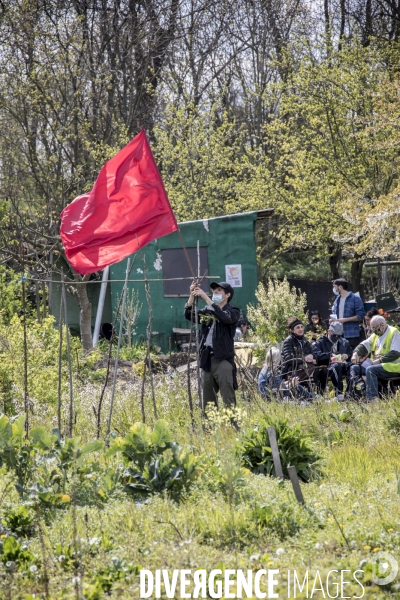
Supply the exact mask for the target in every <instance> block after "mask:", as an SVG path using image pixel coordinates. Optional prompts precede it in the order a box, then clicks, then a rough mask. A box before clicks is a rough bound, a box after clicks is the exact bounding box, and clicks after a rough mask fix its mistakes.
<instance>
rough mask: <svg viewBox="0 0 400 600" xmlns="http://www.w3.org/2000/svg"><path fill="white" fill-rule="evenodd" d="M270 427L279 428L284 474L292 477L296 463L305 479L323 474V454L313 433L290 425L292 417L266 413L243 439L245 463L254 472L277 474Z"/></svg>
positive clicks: (239, 446)
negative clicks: (313, 441)
mask: <svg viewBox="0 0 400 600" xmlns="http://www.w3.org/2000/svg"><path fill="white" fill-rule="evenodd" d="M268 427H274V428H275V431H276V439H277V443H278V448H279V455H280V458H281V463H282V469H283V474H284V476H285V477H286V478H288V471H287V468H288V467H290V466H293V467H296V471H297V474H298V476H299V478H300V479H301V480H302V481H304V482H307V481H310V480H313V479H316V478H318V477H319V475H320V473H321V469H320V466H319V464H318V463H319V461H320V459H321V456H320V455H319V454H318V452H316V450H315V449H314V448H313V447H312V444H311V440H310V438H309V436H308V435H305V434H304V433H302V431H301V427H300V425H295V426H294V427H289V425H288V419H273V418H272V417H268V416H266V417H264V419H263V420H262V421H260V423H259V424H258V425H256V426H255V427H254V428H253V429H252V431H250V432H249V433H246V434H245V435H244V436H243V437H242V438H241V440H240V441H239V442H238V445H237V452H238V453H239V454H240V455H241V457H242V463H243V465H244V466H246V467H247V468H248V469H250V470H251V471H252V472H253V473H262V474H263V475H272V476H274V477H276V473H275V467H274V461H273V458H272V450H271V445H270V442H269V436H268Z"/></svg>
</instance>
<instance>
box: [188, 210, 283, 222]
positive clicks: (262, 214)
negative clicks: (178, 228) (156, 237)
mask: <svg viewBox="0 0 400 600" xmlns="http://www.w3.org/2000/svg"><path fill="white" fill-rule="evenodd" d="M273 213H274V209H273V208H264V209H262V210H251V211H249V212H243V213H232V214H230V215H221V216H220V217H209V218H207V217H205V218H204V219H196V220H194V221H180V222H179V223H178V225H189V224H190V223H202V222H203V221H216V220H217V219H227V218H232V217H244V216H246V215H254V214H256V215H257V219H267V218H268V217H271V216H272V215H273Z"/></svg>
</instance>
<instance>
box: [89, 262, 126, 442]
mask: <svg viewBox="0 0 400 600" xmlns="http://www.w3.org/2000/svg"><path fill="white" fill-rule="evenodd" d="M135 259H136V254H135V255H134V257H133V260H132V266H131V268H130V271H132V267H133V265H134V264H135ZM124 281H125V280H124ZM122 298H123V295H122V296H121V298H120V299H119V302H118V306H117V309H116V311H115V315H114V320H113V323H112V330H111V337H110V344H109V347H108V358H107V372H106V376H105V379H104V384H103V388H102V390H101V394H100V398H99V404H98V406H97V409H96V407H94V412H95V415H96V421H97V439H99V437H100V434H101V410H102V407H103V399H104V394H105V391H106V389H107V385H108V378H109V376H110V366H111V358H112V348H113V342H114V335H115V327H116V325H117V318H118V313H119V309H120V307H121V303H122Z"/></svg>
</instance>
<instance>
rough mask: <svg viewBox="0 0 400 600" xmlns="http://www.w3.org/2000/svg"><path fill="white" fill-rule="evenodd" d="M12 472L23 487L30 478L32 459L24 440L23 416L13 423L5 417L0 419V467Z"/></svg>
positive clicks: (32, 465)
mask: <svg viewBox="0 0 400 600" xmlns="http://www.w3.org/2000/svg"><path fill="white" fill-rule="evenodd" d="M3 465H4V466H5V467H6V468H7V470H8V471H14V473H15V475H16V477H17V481H18V484H19V485H20V486H24V485H25V484H26V483H27V481H29V479H30V478H31V476H32V472H33V469H34V462H33V457H32V454H31V448H30V444H29V442H28V441H27V440H26V439H25V416H24V415H21V416H19V417H18V418H17V419H16V420H15V421H14V422H13V423H11V421H10V420H9V419H8V418H7V417H6V416H5V415H2V416H1V417H0V467H2V466H3Z"/></svg>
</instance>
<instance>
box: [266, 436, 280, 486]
mask: <svg viewBox="0 0 400 600" xmlns="http://www.w3.org/2000/svg"><path fill="white" fill-rule="evenodd" d="M268 437H269V443H270V446H271V450H272V458H273V461H274V467H275V475H276V477H279V479H283V471H282V464H281V457H280V456H279V448H278V443H277V441H276V431H275V428H274V427H268Z"/></svg>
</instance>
